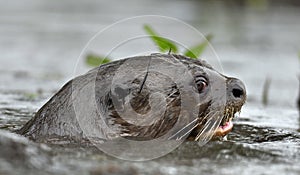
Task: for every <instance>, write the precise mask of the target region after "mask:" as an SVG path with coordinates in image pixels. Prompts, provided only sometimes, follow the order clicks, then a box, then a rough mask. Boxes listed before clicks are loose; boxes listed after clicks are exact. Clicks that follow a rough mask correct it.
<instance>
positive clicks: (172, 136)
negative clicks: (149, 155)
mask: <svg viewBox="0 0 300 175" xmlns="http://www.w3.org/2000/svg"><path fill="white" fill-rule="evenodd" d="M197 120H198V118H196V119H194V120H193V121H191V122H190V123H189V124H187V125H186V126H185V127H183V128H181V129H180V130H179V131H177V132H176V133H175V134H173V135H172V136H171V137H169V138H168V139H171V138H173V137H174V136H176V135H177V134H178V133H180V132H181V131H183V130H184V129H186V128H187V127H189V126H190V125H191V124H193V123H195V122H196V121H197ZM195 126H197V125H195ZM195 126H194V127H193V129H195ZM193 129H192V130H193ZM189 132H190V131H189ZM187 133H188V132H187Z"/></svg>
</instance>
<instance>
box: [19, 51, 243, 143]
mask: <svg viewBox="0 0 300 175" xmlns="http://www.w3.org/2000/svg"><path fill="white" fill-rule="evenodd" d="M245 99H246V90H245V86H244V84H243V83H242V82H241V81H240V80H238V79H236V78H231V77H227V76H224V75H222V74H220V73H218V72H217V71H216V70H214V69H213V68H212V67H211V66H210V65H209V64H207V63H206V62H205V61H203V60H193V59H190V58H187V57H185V56H182V55H176V54H151V55H149V56H137V57H131V58H126V59H122V60H118V61H114V62H111V63H108V64H104V65H101V66H99V67H97V68H94V69H93V70H91V71H89V72H88V73H86V74H84V75H82V76H79V77H76V78H74V79H72V80H71V81H69V82H68V83H67V84H66V85H64V86H63V87H62V88H61V89H60V90H59V91H58V92H57V93H56V94H55V95H54V96H53V97H52V98H51V99H50V100H49V101H48V102H47V103H46V104H45V105H44V106H43V107H42V108H41V109H40V110H39V111H38V112H37V113H36V114H35V116H34V117H33V118H32V119H31V120H30V121H29V122H27V123H26V124H25V125H24V127H23V128H21V129H20V130H19V131H18V133H19V134H22V135H24V136H26V137H29V138H30V139H32V140H34V141H37V142H55V141H58V140H60V141H64V140H65V141H70V142H74V143H81V142H85V141H88V140H89V139H90V138H98V139H113V138H118V137H126V138H129V139H133V140H140V139H141V140H149V139H155V138H159V137H164V138H165V139H184V138H186V137H188V139H192V140H200V139H203V140H205V139H210V138H211V137H223V136H225V135H226V134H228V133H229V132H230V131H231V129H232V127H233V125H232V122H231V120H232V118H233V117H234V115H235V113H237V112H239V111H240V110H241V107H242V105H243V104H244V102H245Z"/></svg>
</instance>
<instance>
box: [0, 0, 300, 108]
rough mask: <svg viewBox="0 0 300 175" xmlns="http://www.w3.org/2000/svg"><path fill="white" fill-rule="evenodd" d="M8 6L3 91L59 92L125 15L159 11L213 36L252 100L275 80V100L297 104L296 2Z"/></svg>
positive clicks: (30, 0)
mask: <svg viewBox="0 0 300 175" xmlns="http://www.w3.org/2000/svg"><path fill="white" fill-rule="evenodd" d="M0 3H1V6H0V13H1V15H0V36H1V37H0V51H1V56H0V63H1V64H0V71H1V74H0V81H1V82H0V90H1V91H12V90H17V91H26V92H27V91H28V92H33V93H34V92H36V91H37V90H39V89H41V90H56V89H58V88H59V87H61V86H62V84H63V83H64V82H66V81H67V80H68V79H70V78H72V77H73V70H74V67H75V64H76V62H77V59H78V56H79V54H80V52H81V50H82V49H83V47H84V46H85V44H86V43H87V42H88V41H89V39H90V38H91V37H92V36H93V35H95V34H96V33H97V32H98V31H99V30H101V29H103V28H105V27H107V26H108V25H110V24H112V23H114V22H116V21H118V20H121V19H124V18H128V17H133V16H137V15H145V14H152V15H164V16H170V17H174V18H178V19H180V20H182V21H184V22H186V23H188V24H190V25H192V26H194V27H195V28H196V29H197V30H199V31H200V32H202V33H203V34H208V33H210V34H212V35H213V39H212V41H211V44H212V46H213V47H214V49H215V50H216V52H217V54H218V55H219V57H220V61H221V63H222V65H223V69H224V73H225V74H227V75H228V74H229V75H232V76H236V77H239V78H240V79H242V80H243V81H244V82H245V84H246V86H247V90H248V96H249V100H254V101H260V100H261V93H262V88H263V84H264V81H265V79H266V77H270V78H271V79H272V80H271V87H270V91H269V93H270V95H269V99H270V100H269V101H270V103H272V104H276V105H279V106H282V105H287V106H295V101H296V97H297V94H298V88H297V87H298V80H297V75H298V73H299V72H298V68H299V62H298V53H299V50H300V38H299V37H297V36H298V34H299V31H300V22H299V16H300V10H299V8H300V2H298V1H296V0H295V1H292V0H289V1H280V0H229V1H224V2H223V1H217V0H204V1H197V0H187V1H180V0H175V1H156V0H153V1H139V0H136V1H134V0H130V1H126V2H122V3H121V2H119V1H114V0H112V1H109V2H107V1H101V0H100V1H99V0H97V1H96V0H87V1H79V0H75V1H74V0H72V1H71V0H70V1H69V0H64V1H45V0H42V1H38V0H26V1H17V0H13V1H10V2H7V1H2V0H1V1H0ZM159 25H160V26H159V27H160V28H164V27H165V28H167V27H168V24H159ZM125 27H126V26H125ZM154 28H155V26H154ZM158 32H159V31H158ZM179 32H180V31H179ZM180 35H181V36H184V35H188V34H187V33H181V34H180ZM116 39H118V38H117V37H116V38H113V37H112V38H111V40H116ZM105 42H107V41H105ZM205 59H207V60H208V62H209V58H205Z"/></svg>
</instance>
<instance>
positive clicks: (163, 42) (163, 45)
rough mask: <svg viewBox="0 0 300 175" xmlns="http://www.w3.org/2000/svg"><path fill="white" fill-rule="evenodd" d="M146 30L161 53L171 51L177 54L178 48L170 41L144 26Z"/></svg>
mask: <svg viewBox="0 0 300 175" xmlns="http://www.w3.org/2000/svg"><path fill="white" fill-rule="evenodd" d="M144 30H145V31H146V33H147V34H148V35H150V37H151V39H152V41H153V42H154V43H155V44H156V46H158V48H159V50H160V51H161V52H167V51H169V50H170V49H171V50H172V52H174V53H177V52H178V48H177V46H176V45H175V43H173V42H172V41H171V40H168V39H166V38H163V37H161V36H159V35H158V33H156V32H155V31H154V30H153V29H152V28H151V27H150V26H149V25H144Z"/></svg>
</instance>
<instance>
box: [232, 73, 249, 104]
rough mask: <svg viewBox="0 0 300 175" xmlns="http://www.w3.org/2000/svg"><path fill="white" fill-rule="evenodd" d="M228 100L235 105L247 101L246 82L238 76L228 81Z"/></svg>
mask: <svg viewBox="0 0 300 175" xmlns="http://www.w3.org/2000/svg"><path fill="white" fill-rule="evenodd" d="M227 95H228V96H227V97H228V102H229V103H231V104H233V105H238V106H239V105H243V104H244V102H245V101H246V88H245V85H244V83H243V82H242V81H241V80H239V79H236V78H229V79H228V81H227Z"/></svg>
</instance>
